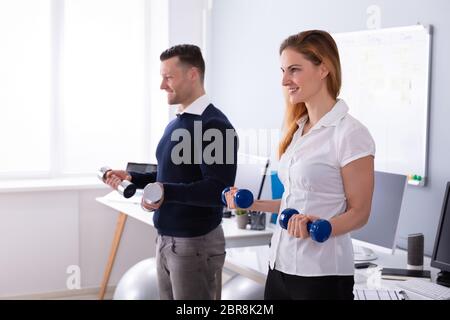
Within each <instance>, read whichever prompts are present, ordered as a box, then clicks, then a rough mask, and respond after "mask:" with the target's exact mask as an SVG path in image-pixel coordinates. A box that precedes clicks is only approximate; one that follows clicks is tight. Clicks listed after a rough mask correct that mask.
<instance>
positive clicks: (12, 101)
mask: <svg viewBox="0 0 450 320" xmlns="http://www.w3.org/2000/svg"><path fill="white" fill-rule="evenodd" d="M50 8H51V5H50V1H49V0H42V1H35V0H8V1H5V0H0V44H1V47H0V48H1V49H0V110H1V111H0V149H1V150H2V151H1V156H0V174H1V175H6V174H8V175H16V176H17V175H21V174H23V175H26V174H35V175H36V174H39V173H45V172H48V171H49V170H50V149H51V147H50V113H51V65H50V62H51V32H50V28H51V16H50V13H51V10H50Z"/></svg>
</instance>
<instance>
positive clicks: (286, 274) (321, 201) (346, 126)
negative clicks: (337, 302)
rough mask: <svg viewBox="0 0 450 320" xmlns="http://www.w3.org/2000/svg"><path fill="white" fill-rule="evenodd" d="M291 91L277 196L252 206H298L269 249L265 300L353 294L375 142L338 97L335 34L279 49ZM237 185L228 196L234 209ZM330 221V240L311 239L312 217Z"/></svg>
mask: <svg viewBox="0 0 450 320" xmlns="http://www.w3.org/2000/svg"><path fill="white" fill-rule="evenodd" d="M280 61H281V70H282V73H283V79H282V85H283V87H284V89H285V96H286V103H287V107H286V114H285V127H284V130H285V131H284V136H283V138H282V140H281V142H280V145H279V155H280V162H279V170H278V174H279V177H280V180H281V182H282V183H283V185H284V189H285V191H284V194H283V197H282V199H281V201H280V200H260V201H255V203H254V204H253V205H252V207H250V210H255V211H265V212H282V211H283V210H284V209H286V208H293V209H296V210H298V211H299V212H300V214H297V215H294V216H293V217H292V218H291V219H290V220H289V223H288V228H287V230H284V229H282V228H281V227H280V226H279V224H278V223H277V227H276V231H275V232H274V234H273V237H272V241H271V248H270V260H269V273H268V276H267V282H266V287H265V293H264V296H265V299H353V285H354V279H353V272H354V267H353V248H352V242H351V238H350V234H349V232H350V231H352V230H356V229H359V228H361V227H362V226H364V225H365V224H366V223H367V221H368V219H369V214H370V208H371V203H372V193H373V184H374V155H375V144H374V141H373V139H372V137H371V135H370V133H369V131H368V130H367V129H366V127H364V126H363V125H362V124H361V123H360V122H359V121H358V120H356V119H355V118H353V117H352V116H351V115H349V114H348V107H347V105H346V104H345V102H344V101H343V100H341V99H338V98H337V97H338V94H339V90H340V88H341V68H340V61H339V53H338V49H337V46H336V43H335V42H334V40H333V38H332V37H331V36H330V35H329V34H328V33H327V32H324V31H319V30H311V31H305V32H301V33H299V34H296V35H292V36H290V37H289V38H287V39H286V40H285V41H284V42H283V43H282V44H281V47H280ZM236 191H237V189H236V188H232V190H231V191H230V192H228V193H227V201H228V205H229V207H230V208H233V207H234V205H233V201H232V195H233V194H234V193H235V192H236ZM318 218H320V219H326V220H328V221H329V222H330V223H331V226H332V233H331V236H330V238H329V239H328V240H327V241H325V242H323V243H319V242H315V241H313V240H312V239H311V238H310V236H309V233H308V231H307V229H306V224H307V223H308V222H309V221H315V220H316V219H318Z"/></svg>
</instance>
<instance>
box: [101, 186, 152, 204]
mask: <svg viewBox="0 0 450 320" xmlns="http://www.w3.org/2000/svg"><path fill="white" fill-rule="evenodd" d="M142 191H143V190H140V189H138V190H136V193H135V194H134V196H132V197H131V198H128V199H127V198H125V197H124V196H122V195H121V194H120V193H119V192H117V191H113V192H110V193H108V194H107V195H106V196H104V199H105V200H107V201H113V202H121V203H135V204H140V203H141V199H142Z"/></svg>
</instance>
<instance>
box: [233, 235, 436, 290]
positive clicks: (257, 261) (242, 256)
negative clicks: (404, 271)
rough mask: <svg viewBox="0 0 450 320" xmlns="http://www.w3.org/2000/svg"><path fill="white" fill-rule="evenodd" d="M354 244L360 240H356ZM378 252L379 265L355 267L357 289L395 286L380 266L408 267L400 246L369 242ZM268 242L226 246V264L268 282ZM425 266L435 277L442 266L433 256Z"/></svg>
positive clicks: (251, 277) (377, 262) (375, 261)
mask: <svg viewBox="0 0 450 320" xmlns="http://www.w3.org/2000/svg"><path fill="white" fill-rule="evenodd" d="M354 242H355V243H354V244H360V242H358V241H354ZM368 247H370V248H371V249H372V250H373V251H374V252H375V253H376V254H377V256H378V258H377V259H376V260H373V261H371V262H373V263H375V264H377V267H371V268H367V269H355V286H354V287H355V289H356V288H359V289H395V288H396V284H397V283H398V281H397V280H385V279H382V278H381V269H382V268H383V267H387V268H406V264H407V260H406V258H407V253H406V251H404V250H400V249H397V250H396V251H395V254H394V255H392V254H390V253H388V250H386V249H381V248H377V247H376V246H371V245H368ZM268 261H269V246H268V245H264V246H255V247H247V248H232V249H229V250H227V259H226V260H225V267H226V268H227V269H229V270H231V271H233V272H236V273H239V274H241V275H243V276H245V277H247V278H249V279H252V280H254V281H256V282H258V283H260V284H262V285H264V284H265V281H266V276H267V272H268ZM424 269H427V270H431V278H432V280H433V281H434V280H435V279H436V275H437V273H438V271H439V270H437V269H435V268H430V258H428V257H425V259H424ZM408 296H409V298H410V299H423V298H421V297H420V296H417V295H414V294H412V293H411V294H408Z"/></svg>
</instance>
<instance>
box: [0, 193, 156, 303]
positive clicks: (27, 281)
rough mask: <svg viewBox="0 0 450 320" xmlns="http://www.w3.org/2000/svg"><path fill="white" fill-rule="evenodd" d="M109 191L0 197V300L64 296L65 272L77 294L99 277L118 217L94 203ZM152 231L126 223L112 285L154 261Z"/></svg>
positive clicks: (2, 195) (111, 211)
mask: <svg viewBox="0 0 450 320" xmlns="http://www.w3.org/2000/svg"><path fill="white" fill-rule="evenodd" d="M109 191H110V190H108V189H95V190H67V191H42V192H39V191H37V192H15V193H2V194H0V219H1V221H2V222H1V223H0V270H1V272H0V297H7V296H17V295H28V294H33V293H43V292H54V291H62V290H67V287H66V281H67V278H68V277H69V274H68V273H66V272H67V267H68V266H70V265H77V266H79V267H80V270H81V288H89V287H98V286H99V285H100V283H101V280H102V277H103V271H104V268H105V266H106V262H107V258H108V255H109V251H110V246H111V242H112V239H113V236H114V231H115V227H116V219H117V216H118V213H117V212H115V211H114V210H112V209H109V208H107V207H106V206H104V205H102V204H99V203H97V202H96V201H95V198H96V197H99V196H102V195H104V194H106V193H107V192H109ZM155 237H156V233H155V231H154V229H153V228H151V227H150V226H146V225H144V224H143V223H141V222H138V221H136V220H134V219H132V218H129V219H128V221H127V224H126V227H125V230H124V233H123V236H122V243H121V246H120V248H119V251H118V254H117V258H116V263H115V266H114V269H113V272H112V274H111V279H110V283H109V284H110V285H115V284H116V283H117V281H118V280H119V279H120V277H121V275H122V274H123V273H124V272H125V271H126V270H127V269H128V268H129V267H131V266H132V265H134V264H135V263H137V262H138V261H140V260H142V259H145V258H147V257H151V256H154V255H155V242H154V239H155Z"/></svg>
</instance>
